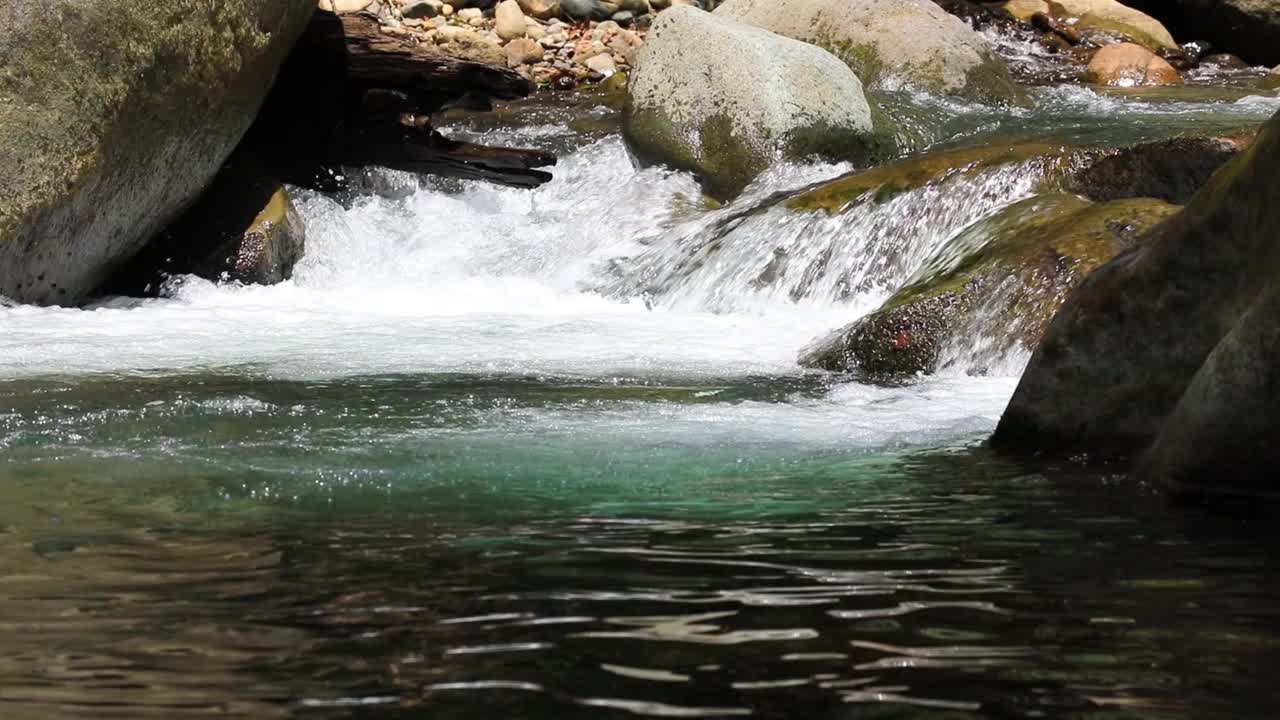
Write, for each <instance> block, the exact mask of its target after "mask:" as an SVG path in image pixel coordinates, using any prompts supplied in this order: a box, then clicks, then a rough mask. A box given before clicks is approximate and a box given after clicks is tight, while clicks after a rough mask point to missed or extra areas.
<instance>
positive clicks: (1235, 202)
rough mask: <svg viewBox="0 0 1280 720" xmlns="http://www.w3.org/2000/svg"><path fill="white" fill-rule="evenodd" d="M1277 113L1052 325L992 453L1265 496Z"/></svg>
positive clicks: (1270, 424) (1279, 338) (1271, 462)
mask: <svg viewBox="0 0 1280 720" xmlns="http://www.w3.org/2000/svg"><path fill="white" fill-rule="evenodd" d="M1278 170H1280V115H1277V116H1276V117H1273V118H1272V119H1271V120H1270V121H1268V123H1267V124H1266V125H1265V126H1264V127H1263V130H1262V132H1261V133H1260V134H1259V136H1258V139H1257V141H1256V142H1255V143H1254V144H1253V146H1252V147H1251V148H1250V149H1249V150H1248V151H1247V152H1246V153H1244V154H1243V155H1241V156H1240V157H1237V158H1236V159H1234V160H1232V161H1231V162H1229V163H1228V164H1227V165H1226V166H1224V167H1223V168H1222V169H1221V170H1219V171H1218V172H1217V173H1216V174H1215V175H1214V177H1213V178H1212V179H1211V180H1210V181H1209V183H1208V184H1207V185H1206V186H1205V187H1204V188H1203V189H1202V190H1201V191H1200V192H1199V193H1197V194H1196V196H1195V197H1194V198H1192V200H1191V202H1190V203H1188V205H1187V207H1186V208H1185V209H1184V210H1183V211H1182V212H1181V213H1179V214H1178V215H1175V216H1174V217H1172V218H1171V219H1169V220H1168V221H1166V222H1165V223H1163V224H1161V225H1159V226H1157V227H1156V228H1154V229H1153V230H1152V231H1151V233H1150V234H1149V235H1148V237H1147V238H1146V239H1145V241H1144V242H1143V243H1142V244H1141V245H1140V247H1139V248H1137V249H1135V250H1132V251H1129V252H1126V253H1123V254H1122V255H1120V256H1119V257H1117V258H1116V259H1115V260H1113V261H1112V262H1110V263H1108V264H1107V265H1104V266H1103V267H1102V268H1100V269H1099V270H1098V271H1097V272H1095V273H1093V274H1092V275H1090V276H1089V277H1088V278H1087V279H1086V280H1085V281H1084V283H1083V284H1082V285H1081V286H1080V287H1079V288H1078V289H1077V290H1076V291H1075V292H1074V293H1073V294H1072V295H1071V297H1070V298H1069V299H1068V300H1067V302H1066V304H1065V305H1064V306H1063V308H1062V311H1061V312H1060V313H1059V314H1058V316H1057V317H1056V318H1054V320H1053V322H1052V324H1051V325H1050V327H1049V330H1048V332H1047V334H1046V337H1045V340H1044V342H1043V343H1042V344H1041V345H1040V347H1039V349H1038V350H1037V351H1036V353H1035V355H1034V356H1033V358H1032V360H1031V363H1030V366H1029V367H1028V368H1027V371H1026V374H1025V375H1024V376H1023V378H1022V382H1021V384H1020V385H1019V387H1018V390H1017V392H1016V393H1015V394H1014V397H1013V400H1012V401H1011V402H1010V404H1009V408H1008V410H1007V411H1006V412H1005V415H1004V417H1003V418H1002V419H1001V421H1000V425H999V427H998V428H997V430H996V434H995V436H994V437H993V438H992V444H993V445H995V446H996V447H997V448H1000V449H1006V450H1015V451H1020V452H1027V451H1052V452H1066V453H1086V454H1089V455H1091V456H1094V457H1099V456H1120V457H1136V456H1138V455H1140V454H1142V453H1143V452H1144V451H1147V449H1148V447H1149V446H1150V447H1151V449H1150V450H1149V451H1148V452H1146V456H1145V459H1144V460H1143V464H1142V470H1141V471H1140V473H1141V475H1142V476H1143V477H1146V478H1148V479H1152V480H1156V481H1160V482H1163V483H1166V484H1171V485H1174V486H1177V487H1183V488H1187V487H1194V488H1200V489H1208V490H1222V491H1231V490H1244V491H1250V492H1253V491H1258V490H1268V491H1270V492H1275V491H1276V489H1277V485H1276V478H1277V477H1280V476H1277V475H1276V474H1275V468H1276V467H1277V462H1278V461H1280V445H1278V444H1276V443H1275V438H1276V437H1277V436H1280V382H1278V380H1280V377H1277V374H1278V371H1277V368H1280V355H1277V351H1278V350H1280V314H1277V312H1276V310H1277V307H1280V300H1278V299H1277V297H1278V295H1280V183H1276V182H1275V175H1276V172H1277V171H1278Z"/></svg>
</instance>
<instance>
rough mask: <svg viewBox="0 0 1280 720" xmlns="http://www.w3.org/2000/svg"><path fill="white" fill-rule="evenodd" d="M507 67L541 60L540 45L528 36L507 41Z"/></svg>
mask: <svg viewBox="0 0 1280 720" xmlns="http://www.w3.org/2000/svg"><path fill="white" fill-rule="evenodd" d="M506 53H507V67H512V68H514V67H519V66H521V65H528V64H530V63H536V62H541V60H542V57H543V52H542V46H541V45H539V44H538V42H537V41H536V40H531V39H530V38H516V39H515V40H512V41H511V42H509V43H507V47H506Z"/></svg>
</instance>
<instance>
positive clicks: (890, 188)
mask: <svg viewBox="0 0 1280 720" xmlns="http://www.w3.org/2000/svg"><path fill="white" fill-rule="evenodd" d="M1060 152H1061V147H1059V146H1054V145H1049V144H1046V143H1036V142H1028V143H1013V144H1007V145H1006V144H994V145H979V146H972V147H963V148H954V149H950V150H941V151H936V152H928V153H922V154H920V155H914V156H911V157H908V158H905V159H902V160H899V161H897V162H894V163H890V164H888V165H882V166H880V167H875V168H872V169H870V170H861V171H857V172H854V173H850V174H848V175H845V176H843V177H839V178H836V179H835V180H832V181H829V182H826V183H823V184H821V185H819V186H817V187H814V188H811V189H809V190H806V191H804V192H802V193H801V194H799V195H796V196H795V197H793V198H791V199H790V200H788V201H787V207H789V208H791V209H792V210H822V211H825V212H828V213H833V214H834V213H840V212H843V211H845V210H847V209H848V208H850V207H851V206H853V205H856V204H859V203H862V202H874V203H882V202H887V201H889V200H891V199H893V198H894V197H896V196H898V195H900V194H902V193H904V192H909V191H911V190H916V189H919V188H922V187H925V186H927V185H934V184H938V183H941V182H943V181H945V180H946V179H948V178H950V177H953V176H955V175H960V174H966V173H974V172H979V171H982V170H986V169H990V168H994V167H999V166H1001V165H1008V164H1012V163H1016V162H1025V161H1028V160H1032V159H1034V158H1039V157H1048V156H1053V155H1055V154H1057V153H1060Z"/></svg>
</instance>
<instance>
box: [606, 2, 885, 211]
mask: <svg viewBox="0 0 1280 720" xmlns="http://www.w3.org/2000/svg"><path fill="white" fill-rule="evenodd" d="M874 130H875V128H874V124H873V120H872V110H871V107H870V105H868V103H867V100H866V98H865V97H864V96H863V93H862V84H861V83H860V82H859V81H858V78H857V77H856V76H855V75H854V74H853V72H852V71H850V70H849V68H848V67H846V66H845V65H844V64H843V63H841V62H840V61H839V60H838V59H837V58H835V57H834V56H832V55H830V54H829V53H827V52H826V51H824V50H822V49H820V48H816V47H814V46H812V45H807V44H805V43H802V42H797V41H795V40H790V39H788V38H784V37H781V36H779V35H774V34H772V33H769V32H767V31H764V30H761V29H759V28H755V27H752V26H750V25H745V24H742V23H739V22H735V21H733V20H731V19H729V18H727V17H722V16H719V15H713V14H708V13H704V12H701V11H698V10H694V9H692V8H688V7H672V8H671V9H669V10H666V11H665V12H663V13H662V14H661V15H659V16H658V20H657V22H656V23H655V24H654V26H653V29H652V31H651V32H650V34H649V37H648V40H647V42H646V43H645V45H644V47H643V48H642V49H641V50H640V52H639V54H638V56H637V58H636V66H635V68H634V72H633V73H632V76H631V82H630V84H629V85H628V96H627V103H626V108H625V110H624V113H623V136H624V138H625V139H626V141H627V144H628V147H629V148H630V149H631V151H632V152H633V153H634V155H635V156H636V157H637V158H638V159H639V160H640V161H641V162H644V163H663V164H667V165H670V166H672V167H676V168H680V169H684V170H689V171H692V172H694V173H696V174H698V176H699V177H700V179H701V180H702V182H703V184H704V187H705V188H706V190H707V191H708V193H709V194H712V195H714V196H717V197H721V198H727V197H731V196H733V195H736V194H737V193H738V192H739V191H740V190H741V189H742V188H743V187H745V186H746V184H747V183H748V182H750V181H751V180H752V179H753V178H754V177H755V176H756V175H757V174H759V173H760V172H761V171H763V170H764V169H766V168H767V167H769V165H771V164H772V163H773V162H774V161H775V160H777V159H779V158H783V157H806V156H810V155H823V156H828V157H844V158H849V159H855V160H866V159H868V158H870V157H872V156H873V155H876V154H878V153H881V152H884V151H885V149H884V148H883V147H882V143H883V141H882V140H878V139H877V138H876V137H875V136H874Z"/></svg>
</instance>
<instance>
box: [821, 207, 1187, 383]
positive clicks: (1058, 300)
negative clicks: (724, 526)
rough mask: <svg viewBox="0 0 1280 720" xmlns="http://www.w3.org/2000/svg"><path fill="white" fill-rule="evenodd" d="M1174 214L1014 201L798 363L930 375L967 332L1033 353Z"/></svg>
mask: <svg viewBox="0 0 1280 720" xmlns="http://www.w3.org/2000/svg"><path fill="white" fill-rule="evenodd" d="M1177 210H1178V206H1176V205H1171V204H1169V203H1166V202H1163V201H1161V200H1155V199H1149V198H1140V199H1130V200H1117V201H1112V202H1106V203H1091V202H1089V201H1087V200H1084V199H1081V198H1079V197H1076V196H1074V195H1067V194H1053V195H1044V196H1038V197H1034V198H1031V199H1028V200H1024V201H1022V202H1020V203H1016V204H1014V205H1011V206H1009V207H1007V208H1005V209H1003V210H1001V211H999V212H997V213H995V214H993V215H991V216H988V217H987V218H984V219H982V220H979V221H978V222H976V223H974V224H973V225H971V226H969V227H968V228H966V229H965V230H963V231H961V232H960V233H959V234H957V235H956V237H955V238H953V239H952V240H951V241H950V242H948V243H947V245H946V246H945V247H944V248H942V250H941V251H940V252H938V253H937V254H935V255H934V257H933V258H932V259H931V260H930V261H929V262H928V263H927V264H926V265H925V267H924V268H922V269H921V270H920V271H919V272H918V273H916V275H915V277H914V279H913V280H911V281H910V282H908V283H907V285H906V286H905V287H903V288H902V289H901V290H899V291H898V292H897V293H895V294H894V295H893V296H892V297H891V298H890V299H889V300H888V301H887V302H886V303H885V304H884V305H883V306H882V307H881V308H880V309H879V310H877V311H876V312H874V313H872V314H870V315H868V316H867V317H864V318H862V319H860V320H858V321H857V322H855V323H853V324H851V325H849V326H847V327H845V328H842V329H840V330H838V331H836V332H834V333H832V334H831V335H829V336H827V337H825V338H823V339H821V340H819V341H818V342H817V343H815V344H814V345H812V346H810V347H809V348H806V350H805V351H804V352H803V353H802V355H801V357H800V364H801V365H804V366H806V367H813V368H821V369H824V370H831V371H838V372H857V373H859V374H861V375H863V376H865V377H868V378H870V379H877V380H890V379H894V378H899V377H902V376H910V375H915V374H918V373H930V372H934V371H935V370H937V369H938V368H939V366H940V365H941V364H942V363H943V362H945V361H946V360H947V357H946V350H947V348H948V347H949V344H951V343H953V342H955V341H958V340H960V339H962V338H964V337H969V336H983V337H985V338H987V339H988V340H989V341H991V344H992V348H991V349H990V351H991V352H992V353H994V354H995V355H1001V354H1004V353H1008V352H1009V351H1011V350H1015V349H1022V350H1030V349H1032V348H1034V347H1035V346H1036V344H1037V343H1038V342H1039V340H1040V338H1041V337H1042V336H1043V335H1044V332H1045V328H1046V327H1047V326H1048V323H1049V321H1050V320H1051V319H1052V318H1053V315H1054V314H1055V313H1056V312H1057V310H1058V308H1059V307H1060V306H1061V304H1062V302H1063V299H1064V298H1065V297H1066V294H1067V293H1068V292H1069V291H1070V290H1071V289H1072V288H1073V287H1075V286H1076V285H1077V284H1079V282H1080V281H1081V280H1082V279H1083V278H1084V276H1085V275H1087V274H1088V273H1089V272H1091V271H1092V270H1093V269H1095V268H1097V267H1098V266H1100V265H1102V264H1103V263H1105V262H1106V261H1108V260H1110V259H1111V258H1112V257H1114V256H1115V255H1116V254H1117V253H1119V252H1120V251H1121V250H1123V249H1125V248H1127V247H1130V246H1132V245H1133V244H1134V242H1136V240H1137V238H1138V237H1139V236H1141V235H1142V234H1143V233H1145V232H1146V231H1147V230H1149V229H1150V228H1152V227H1154V226H1155V225H1156V224H1158V223H1159V222H1161V221H1163V220H1164V219H1165V218H1167V217H1169V216H1170V215H1172V214H1174V213H1175V212H1177ZM993 330H994V331H995V332H994V333H993ZM993 335H994V337H993Z"/></svg>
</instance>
